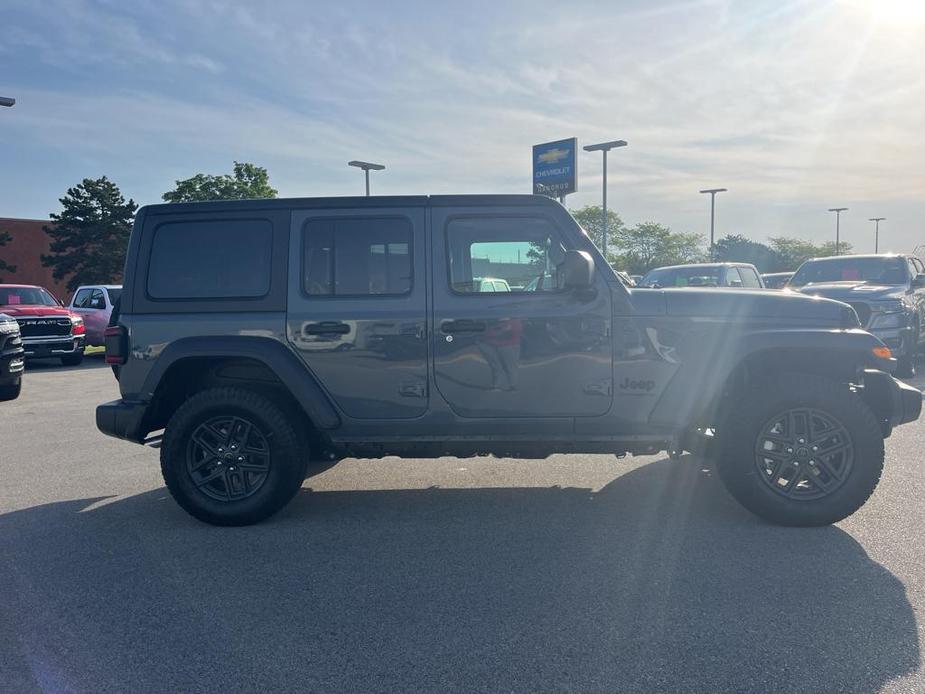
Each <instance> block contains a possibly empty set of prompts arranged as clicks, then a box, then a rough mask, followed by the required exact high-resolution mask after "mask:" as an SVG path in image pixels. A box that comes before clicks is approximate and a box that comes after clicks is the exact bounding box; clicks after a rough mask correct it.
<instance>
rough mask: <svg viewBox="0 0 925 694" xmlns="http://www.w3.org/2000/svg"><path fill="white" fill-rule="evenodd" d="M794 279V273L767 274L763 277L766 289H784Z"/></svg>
mask: <svg viewBox="0 0 925 694" xmlns="http://www.w3.org/2000/svg"><path fill="white" fill-rule="evenodd" d="M791 277H793V273H792V272H766V273H764V274H763V275H762V276H761V281H762V282H764V286H765V288H766V289H783V288H784V287H786V286H787V282H788V281H789V280H790V278H791Z"/></svg>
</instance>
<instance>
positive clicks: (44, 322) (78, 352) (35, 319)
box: [0, 284, 85, 366]
mask: <svg viewBox="0 0 925 694" xmlns="http://www.w3.org/2000/svg"><path fill="white" fill-rule="evenodd" d="M0 313H5V314H7V315H8V316H12V317H13V318H14V319H16V322H17V323H19V330H20V333H21V334H22V342H23V347H24V348H25V357H26V359H43V358H47V357H57V358H59V359H61V362H62V363H63V364H65V365H67V366H76V365H77V364H79V363H80V362H81V361H82V360H83V357H84V336H85V329H84V322H83V318H81V317H80V316H78V315H77V314H76V313H71V312H70V311H69V310H68V309H67V308H65V307H64V305H63V304H62V303H61V302H60V301H59V300H58V299H56V298H55V297H54V296H53V295H52V294H51V292H49V291H48V290H47V289H44V288H43V287H36V286H32V285H27V284H0Z"/></svg>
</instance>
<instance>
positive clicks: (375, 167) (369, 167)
mask: <svg viewBox="0 0 925 694" xmlns="http://www.w3.org/2000/svg"><path fill="white" fill-rule="evenodd" d="M347 166H355V167H357V168H358V169H363V173H365V174H366V197H369V172H370V171H382V170H383V169H385V165H384V164H372V163H370V162H368V161H357V160H356V159H354V160H353V161H348V162H347Z"/></svg>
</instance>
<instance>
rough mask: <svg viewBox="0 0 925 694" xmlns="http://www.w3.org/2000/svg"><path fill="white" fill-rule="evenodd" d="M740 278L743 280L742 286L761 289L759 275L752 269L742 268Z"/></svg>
mask: <svg viewBox="0 0 925 694" xmlns="http://www.w3.org/2000/svg"><path fill="white" fill-rule="evenodd" d="M739 277H741V278H742V286H743V287H748V288H750V289H760V288H761V280H760V279H758V273H757V272H755V271H754V270H752V269H751V268H750V267H740V268H739Z"/></svg>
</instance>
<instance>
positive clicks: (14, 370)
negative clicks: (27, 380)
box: [0, 346, 25, 385]
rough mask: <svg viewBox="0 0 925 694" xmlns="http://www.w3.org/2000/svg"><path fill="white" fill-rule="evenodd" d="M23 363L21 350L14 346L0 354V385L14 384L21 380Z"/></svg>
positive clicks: (23, 356) (23, 358) (23, 357)
mask: <svg viewBox="0 0 925 694" xmlns="http://www.w3.org/2000/svg"><path fill="white" fill-rule="evenodd" d="M24 362H25V353H24V351H23V348H22V347H20V346H16V347H15V348H13V349H5V350H3V352H2V353H0V385H6V384H8V383H15V382H16V381H18V380H19V379H20V378H22V372H23V368H24V365H25V364H24Z"/></svg>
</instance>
